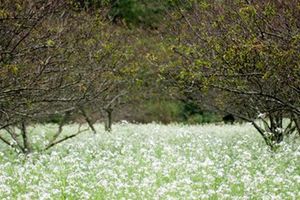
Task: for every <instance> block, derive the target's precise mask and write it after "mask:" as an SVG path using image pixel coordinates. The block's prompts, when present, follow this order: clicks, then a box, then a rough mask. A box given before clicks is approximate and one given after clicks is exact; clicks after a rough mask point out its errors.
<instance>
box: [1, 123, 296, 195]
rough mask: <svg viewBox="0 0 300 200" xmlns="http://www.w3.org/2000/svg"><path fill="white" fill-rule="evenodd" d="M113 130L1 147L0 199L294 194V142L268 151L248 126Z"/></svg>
mask: <svg viewBox="0 0 300 200" xmlns="http://www.w3.org/2000/svg"><path fill="white" fill-rule="evenodd" d="M113 128H114V130H113V132H112V133H105V132H104V131H99V133H98V134H97V135H93V134H92V133H84V134H82V135H80V136H78V137H76V138H74V139H72V140H69V141H67V142H65V143H62V144H59V145H57V146H56V147H54V148H53V149H50V150H49V151H47V152H42V153H41V152H40V153H33V154H30V155H29V156H24V155H22V154H16V153H14V152H13V151H11V150H8V149H7V148H6V147H4V146H3V145H2V144H1V145H0V150H1V151H0V199H109V200H110V199H300V146H299V143H297V142H293V141H287V142H286V143H283V144H282V145H281V146H280V147H279V149H278V150H277V152H271V151H270V150H269V149H268V148H267V147H266V146H265V144H264V143H263V141H262V140H261V138H260V136H259V134H258V133H256V132H255V130H254V129H253V128H252V127H251V126H250V125H247V124H244V125H234V126H230V125H203V126H183V125H168V126H165V125H157V124H149V125H133V124H123V125H122V124H118V125H115V126H114V127H113ZM75 129H76V126H75V125H73V126H71V125H70V126H69V127H67V129H66V132H67V133H72V131H75ZM97 129H98V130H102V126H100V125H99V126H98V127H97ZM51 131H52V132H53V131H54V129H53V125H46V126H37V127H34V128H32V130H31V134H32V139H33V141H34V142H35V144H39V143H40V144H42V142H43V140H44V138H46V137H47V134H50V132H51Z"/></svg>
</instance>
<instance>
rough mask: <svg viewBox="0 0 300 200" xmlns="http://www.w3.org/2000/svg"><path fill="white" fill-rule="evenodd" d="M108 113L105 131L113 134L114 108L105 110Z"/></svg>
mask: <svg viewBox="0 0 300 200" xmlns="http://www.w3.org/2000/svg"><path fill="white" fill-rule="evenodd" d="M105 111H106V113H107V120H106V122H105V131H108V132H111V130H112V111H113V109H112V108H107V109H105Z"/></svg>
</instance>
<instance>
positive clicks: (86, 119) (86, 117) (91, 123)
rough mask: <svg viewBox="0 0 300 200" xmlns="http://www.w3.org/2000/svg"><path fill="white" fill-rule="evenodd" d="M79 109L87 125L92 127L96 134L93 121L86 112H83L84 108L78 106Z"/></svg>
mask: <svg viewBox="0 0 300 200" xmlns="http://www.w3.org/2000/svg"><path fill="white" fill-rule="evenodd" d="M80 111H81V113H82V115H83V117H84V119H85V121H86V122H87V123H88V125H89V127H90V128H91V129H92V131H93V133H94V134H96V133H97V131H96V129H95V127H94V125H93V122H92V121H91V119H90V118H89V116H88V114H87V113H86V112H85V110H84V108H82V107H81V108H80Z"/></svg>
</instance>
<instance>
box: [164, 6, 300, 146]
mask: <svg viewBox="0 0 300 200" xmlns="http://www.w3.org/2000/svg"><path fill="white" fill-rule="evenodd" d="M190 5H191V7H190V9H186V10H184V9H181V8H180V7H178V11H177V13H175V14H173V16H174V18H176V19H175V21H176V22H178V21H181V22H183V23H182V24H180V23H175V25H173V27H175V28H173V31H172V33H173V35H176V37H177V38H178V40H177V41H176V42H178V45H177V46H176V47H174V48H173V49H174V52H175V53H176V54H177V56H179V57H180V58H181V59H182V61H180V62H179V63H180V65H176V66H174V64H173V63H172V64H171V65H170V67H169V68H168V69H163V71H164V73H163V74H164V75H165V76H166V77H167V79H168V80H170V82H173V84H177V85H179V87H180V88H181V90H182V91H185V92H189V93H190V94H193V95H194V96H199V98H200V99H203V98H201V97H203V93H204V92H207V91H209V92H208V93H206V94H210V95H209V96H207V95H205V96H204V97H205V98H208V99H210V100H209V104H210V106H211V107H214V108H215V109H217V110H220V111H225V112H227V113H231V114H234V115H235V116H236V117H239V118H242V119H244V120H246V121H249V122H251V123H252V124H253V125H254V127H255V128H256V129H257V130H258V131H259V133H260V134H261V135H262V137H263V138H264V140H265V142H266V143H267V144H268V145H270V146H274V145H275V144H276V143H279V142H281V141H282V139H283V136H285V135H289V134H292V133H293V132H295V131H297V132H298V133H299V117H300V115H299V114H300V113H299V108H300V105H299V102H300V101H299V100H300V99H299V98H300V95H299V80H300V73H299V72H300V67H299V66H300V65H299V63H300V62H299V52H300V51H299V50H300V49H299V47H300V42H299V27H300V26H299V20H297V19H299V13H300V12H299V3H298V2H296V1H284V2H283V1H264V2H261V1H242V0H240V1H226V2H223V1H204V0H201V1H194V2H191V4H190ZM178 26H179V27H180V28H181V29H178V28H177V29H176V27H178ZM176 30H178V31H176ZM179 30H180V31H179ZM177 64H178V63H177ZM211 91H214V92H211ZM202 103H203V101H202ZM258 115H259V117H260V120H262V121H263V126H260V125H259V124H258V123H257V121H256V119H257V117H258ZM262 116H263V117H264V118H262ZM284 119H288V120H289V122H288V123H287V125H285V123H284V122H283V121H284Z"/></svg>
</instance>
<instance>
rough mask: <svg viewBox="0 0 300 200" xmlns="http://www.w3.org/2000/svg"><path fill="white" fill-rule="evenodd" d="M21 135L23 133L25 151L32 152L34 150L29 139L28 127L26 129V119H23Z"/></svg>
mask: <svg viewBox="0 0 300 200" xmlns="http://www.w3.org/2000/svg"><path fill="white" fill-rule="evenodd" d="M21 135H22V139H23V147H24V148H23V153H26V154H27V153H30V152H31V151H32V149H31V146H30V142H29V139H28V133H27V129H26V123H25V120H23V121H22V123H21Z"/></svg>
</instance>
